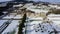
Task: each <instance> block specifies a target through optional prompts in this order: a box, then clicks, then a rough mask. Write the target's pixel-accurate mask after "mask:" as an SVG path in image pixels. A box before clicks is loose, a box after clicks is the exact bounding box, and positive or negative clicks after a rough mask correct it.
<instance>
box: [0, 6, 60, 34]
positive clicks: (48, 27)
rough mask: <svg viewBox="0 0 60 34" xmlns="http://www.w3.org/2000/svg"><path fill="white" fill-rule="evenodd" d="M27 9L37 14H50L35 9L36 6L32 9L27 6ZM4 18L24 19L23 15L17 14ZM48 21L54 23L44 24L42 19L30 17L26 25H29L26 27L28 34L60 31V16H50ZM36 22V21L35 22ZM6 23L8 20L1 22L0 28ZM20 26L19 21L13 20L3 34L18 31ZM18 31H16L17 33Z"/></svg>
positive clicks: (46, 33)
mask: <svg viewBox="0 0 60 34" xmlns="http://www.w3.org/2000/svg"><path fill="white" fill-rule="evenodd" d="M25 6H26V5H25ZM26 7H27V9H28V10H32V11H35V12H36V13H40V12H45V13H46V12H48V10H42V9H33V8H34V7H36V6H30V7H28V6H26ZM31 7H32V8H31ZM52 16H53V17H52ZM54 16H55V17H54ZM4 18H9V19H11V18H14V19H19V18H22V17H21V15H16V14H15V15H10V16H8V15H7V16H6V17H4ZM4 18H3V19H4ZM39 19H40V21H39ZM48 19H49V20H51V21H52V22H50V23H48V22H43V18H42V17H38V18H30V17H29V19H27V20H26V21H27V22H26V23H25V24H26V25H27V26H26V34H49V33H50V32H51V31H54V29H56V31H60V15H54V14H51V15H48ZM34 20H36V21H34ZM6 21H7V20H0V26H1V25H2V24H3V23H4V22H6ZM18 25H19V20H12V22H11V24H10V25H9V26H8V27H7V28H6V29H5V30H4V31H3V33H2V34H6V33H7V32H11V31H13V30H16V29H18ZM24 29H25V28H24ZM17 31H18V30H16V32H17ZM16 34H17V33H16ZM58 34H60V32H59V33H58Z"/></svg>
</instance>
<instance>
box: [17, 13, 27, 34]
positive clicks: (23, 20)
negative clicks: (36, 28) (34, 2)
mask: <svg viewBox="0 0 60 34" xmlns="http://www.w3.org/2000/svg"><path fill="white" fill-rule="evenodd" d="M25 20H26V13H25V14H24V16H23V18H22V22H21V23H20V24H19V28H18V34H23V32H22V30H23V29H22V28H23V27H24V23H25Z"/></svg>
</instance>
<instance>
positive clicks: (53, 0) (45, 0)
mask: <svg viewBox="0 0 60 34" xmlns="http://www.w3.org/2000/svg"><path fill="white" fill-rule="evenodd" d="M5 1H11V0H0V2H5ZM33 1H44V2H60V0H33Z"/></svg>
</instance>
